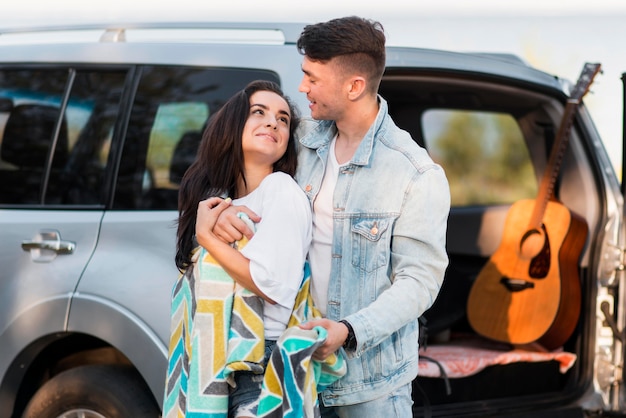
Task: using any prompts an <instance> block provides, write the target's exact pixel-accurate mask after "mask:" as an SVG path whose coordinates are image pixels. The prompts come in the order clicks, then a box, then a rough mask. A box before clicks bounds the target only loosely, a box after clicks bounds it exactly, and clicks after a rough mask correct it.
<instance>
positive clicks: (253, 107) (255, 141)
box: [242, 91, 291, 167]
mask: <svg viewBox="0 0 626 418" xmlns="http://www.w3.org/2000/svg"><path fill="white" fill-rule="evenodd" d="M290 124H291V113H290V111H289V105H288V104H287V101H286V100H285V99H283V98H282V97H280V96H279V95H278V94H276V93H274V92H271V91H257V92H256V93H254V94H252V96H250V111H249V113H248V119H247V120H246V124H245V125H244V128H243V138H242V148H243V157H244V161H245V163H246V166H248V165H249V164H258V165H263V166H269V167H272V166H273V165H274V163H275V162H276V161H278V160H279V159H280V157H282V156H283V154H284V153H285V151H286V150H287V144H288V142H289V126H290Z"/></svg>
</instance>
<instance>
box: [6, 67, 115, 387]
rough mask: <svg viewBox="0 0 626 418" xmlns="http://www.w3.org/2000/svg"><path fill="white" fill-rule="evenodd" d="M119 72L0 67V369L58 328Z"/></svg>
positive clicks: (98, 193)
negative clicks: (26, 348)
mask: <svg viewBox="0 0 626 418" xmlns="http://www.w3.org/2000/svg"><path fill="white" fill-rule="evenodd" d="M124 81H125V73H124V71H117V72H111V71H100V70H96V69H80V68H70V67H59V66H56V67H54V68H42V67H41V66H39V67H35V66H28V65H24V66H11V67H3V68H0V265H1V266H2V268H1V269H0V295H1V296H0V298H1V302H0V375H4V374H5V373H6V371H7V369H8V368H9V367H10V365H11V363H12V362H13V361H15V359H16V358H17V356H18V353H20V352H22V351H23V350H24V349H25V347H27V346H29V345H33V344H35V342H36V341H38V340H40V339H43V338H54V335H55V333H57V332H59V331H63V330H64V329H65V328H66V321H67V313H68V308H69V303H70V300H71V297H72V294H73V292H74V290H75V288H76V285H77V282H78V280H79V278H80V276H81V274H82V273H83V271H84V269H85V266H86V265H87V262H88V260H89V259H90V257H91V256H92V253H93V251H94V248H95V247H96V244H97V240H98V232H99V228H100V221H101V219H102V216H103V213H104V211H103V208H104V201H105V198H106V193H107V189H106V187H104V186H105V183H106V178H107V165H108V154H109V148H110V141H111V134H112V132H113V125H114V123H115V119H116V116H117V113H118V108H119V103H120V97H121V94H122V87H123V84H124Z"/></svg>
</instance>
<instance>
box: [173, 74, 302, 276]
mask: <svg viewBox="0 0 626 418" xmlns="http://www.w3.org/2000/svg"><path fill="white" fill-rule="evenodd" d="M258 91H270V92H273V93H276V94H278V95H279V96H281V97H282V98H284V99H285V100H286V101H287V104H288V105H289V111H290V113H291V124H290V126H289V141H288V143H287V150H286V151H285V154H284V155H283V156H282V157H281V158H280V159H279V160H278V161H276V163H275V164H274V171H282V172H284V173H287V174H289V175H291V176H293V175H294V174H295V172H296V164H297V155H296V146H295V140H294V132H295V130H296V128H297V126H298V123H299V120H300V118H299V115H298V111H297V108H296V107H295V106H294V105H293V104H292V103H291V101H290V100H289V98H288V97H286V96H285V95H284V93H283V92H282V90H281V88H280V86H279V85H278V84H276V83H274V82H271V81H265V80H257V81H253V82H251V83H250V84H248V85H247V86H246V87H245V88H244V89H243V90H241V91H240V92H238V93H236V94H235V95H234V96H233V97H231V98H230V99H229V100H228V101H227V102H226V103H225V104H224V106H222V108H221V109H220V110H219V111H217V112H216V113H215V114H214V115H213V116H212V117H211V118H210V119H209V122H208V125H207V127H206V129H205V130H204V133H203V134H202V141H201V142H200V145H199V147H198V152H197V154H196V159H195V161H194V162H193V164H191V166H190V167H189V169H187V171H186V172H185V175H184V176H183V178H182V181H181V183H180V190H179V192H178V212H179V217H178V231H177V234H176V239H177V243H176V266H177V267H178V269H179V270H181V271H182V270H185V269H186V268H187V267H188V266H189V265H190V264H191V252H192V251H193V249H194V246H195V245H196V244H195V242H194V235H195V230H196V212H197V209H198V203H199V202H200V201H201V200H204V199H206V198H208V197H211V196H223V197H226V196H230V197H236V196H237V181H238V180H239V179H242V180H243V182H244V184H245V176H244V162H243V151H242V146H241V140H242V136H243V129H244V126H245V124H246V121H247V119H248V116H249V113H250V97H251V96H252V95H253V94H254V93H256V92H258Z"/></svg>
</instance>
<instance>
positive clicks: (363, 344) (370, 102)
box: [218, 17, 450, 418]
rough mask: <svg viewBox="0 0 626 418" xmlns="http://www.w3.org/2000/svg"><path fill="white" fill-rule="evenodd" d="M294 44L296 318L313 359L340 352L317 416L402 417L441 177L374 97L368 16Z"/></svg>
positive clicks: (437, 242)
mask: <svg viewBox="0 0 626 418" xmlns="http://www.w3.org/2000/svg"><path fill="white" fill-rule="evenodd" d="M297 47H298V50H299V51H300V53H301V54H302V55H303V56H304V59H303V62H302V71H303V73H304V76H303V79H302V82H301V84H300V88H299V90H300V91H301V92H303V93H305V94H306V95H307V98H308V100H309V101H310V105H309V108H310V111H311V117H312V118H313V119H314V120H313V121H309V122H307V123H304V126H302V127H301V128H300V129H299V151H298V171H297V173H296V179H297V181H298V183H299V184H300V186H301V187H302V188H303V190H304V191H305V192H306V194H307V196H308V197H309V199H310V200H311V202H312V205H313V214H314V215H313V223H314V225H313V242H312V246H311V250H310V252H309V261H310V265H311V282H312V289H311V291H312V294H313V297H314V300H315V303H316V305H317V307H318V308H320V310H321V311H322V313H323V314H324V319H321V320H316V321H312V322H309V323H307V324H305V325H303V327H306V328H308V329H310V328H312V327H314V326H316V325H321V326H323V327H324V328H326V329H327V330H328V338H327V340H326V342H325V343H324V345H323V346H321V347H320V348H319V349H318V350H317V351H316V353H315V356H314V357H315V358H317V359H323V358H325V357H327V356H328V355H330V354H331V353H333V352H334V351H336V350H338V349H339V348H340V347H342V346H343V348H344V350H345V352H346V356H347V359H348V372H347V374H346V375H345V376H344V377H343V378H341V379H339V380H338V381H337V382H336V383H335V384H333V385H332V386H331V387H329V388H328V389H327V390H325V391H324V392H323V393H322V394H321V396H320V400H321V403H322V414H323V416H324V417H329V418H330V417H340V418H370V417H371V418H380V417H397V418H407V417H411V416H412V409H411V407H412V398H411V382H412V381H413V379H414V378H415V377H416V376H417V371H418V331H419V326H418V318H419V317H420V316H421V315H422V314H423V313H424V312H425V311H426V310H427V309H428V308H429V307H430V306H431V305H432V304H433V302H434V301H435V298H436V296H437V293H438V292H439V289H440V287H441V283H442V281H443V276H444V272H445V269H446V267H447V264H448V258H447V255H446V251H445V236H446V224H447V218H448V213H449V209H450V196H449V188H448V183H447V180H446V177H445V174H444V172H443V170H442V169H441V167H440V166H438V165H437V164H435V163H434V162H433V161H432V160H431V159H430V157H429V156H428V154H427V152H426V151H425V150H424V149H423V148H421V147H420V146H418V145H417V144H416V143H415V141H413V139H412V138H411V137H410V135H409V134H408V133H407V132H405V131H403V130H401V129H399V128H398V127H397V126H396V125H395V124H394V122H393V121H392V120H391V117H390V116H389V114H388V109H387V103H386V101H385V100H384V99H383V98H382V97H380V96H378V94H377V92H378V87H379V84H380V81H381V78H382V75H383V72H384V69H385V35H384V32H383V28H382V26H381V24H380V23H378V22H373V21H370V20H366V19H362V18H359V17H346V18H340V19H333V20H331V21H328V22H324V23H318V24H314V25H308V26H306V27H305V28H304V30H303V32H302V34H301V36H300V38H299V40H298V43H297ZM252 216H254V215H253V214H252ZM253 220H254V219H253ZM233 226H235V225H234V222H233V223H231V224H229V226H228V227H227V226H224V227H223V229H222V232H221V234H222V235H223V236H224V237H228V239H229V240H231V241H232V240H234V239H237V238H239V237H240V236H241V234H238V235H239V236H237V234H234V235H233V232H232V231H233V230H232V228H233ZM235 227H237V228H238V229H239V230H241V231H243V228H242V227H241V228H240V227H239V226H235ZM248 233H249V232H248ZM219 234H220V233H219V232H218V235H219Z"/></svg>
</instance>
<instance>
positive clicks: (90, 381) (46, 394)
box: [22, 365, 160, 418]
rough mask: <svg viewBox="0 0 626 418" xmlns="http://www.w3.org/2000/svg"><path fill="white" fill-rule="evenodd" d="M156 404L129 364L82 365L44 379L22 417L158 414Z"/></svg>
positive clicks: (141, 417) (144, 417) (145, 417)
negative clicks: (128, 366)
mask: <svg viewBox="0 0 626 418" xmlns="http://www.w3.org/2000/svg"><path fill="white" fill-rule="evenodd" d="M159 416H160V411H159V407H158V405H157V404H156V402H155V401H154V399H153V397H152V395H151V393H150V392H149V390H148V389H147V387H146V385H145V383H144V382H143V381H142V380H141V378H140V377H139V376H138V375H137V373H136V372H135V371H134V370H132V369H129V368H123V367H119V366H111V365H93V366H81V367H77V368H74V369H70V370H67V371H65V372H63V373H60V374H58V375H56V376H54V377H53V378H52V379H50V380H49V381H47V382H46V383H45V384H44V385H43V386H42V387H41V388H39V390H38V391H37V393H35V396H33V397H32V399H31V400H30V402H29V403H28V405H27V407H26V410H25V411H24V414H23V415H22V418H130V417H132V418H157V417H159Z"/></svg>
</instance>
